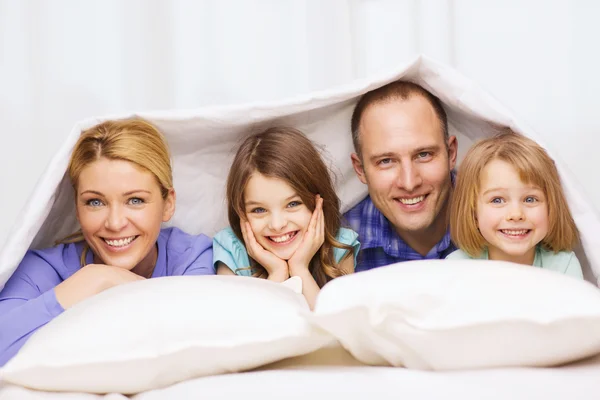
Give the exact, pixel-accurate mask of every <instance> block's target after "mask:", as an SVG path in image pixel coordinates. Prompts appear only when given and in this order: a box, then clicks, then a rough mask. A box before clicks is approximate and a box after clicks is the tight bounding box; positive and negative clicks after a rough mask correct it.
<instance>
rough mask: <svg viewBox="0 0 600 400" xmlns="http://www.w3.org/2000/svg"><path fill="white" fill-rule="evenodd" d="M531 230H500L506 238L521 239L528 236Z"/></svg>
mask: <svg viewBox="0 0 600 400" xmlns="http://www.w3.org/2000/svg"><path fill="white" fill-rule="evenodd" d="M529 232H531V229H500V233H502V234H503V235H504V236H508V237H511V238H515V239H519V238H523V237H525V236H527V235H528V234H529Z"/></svg>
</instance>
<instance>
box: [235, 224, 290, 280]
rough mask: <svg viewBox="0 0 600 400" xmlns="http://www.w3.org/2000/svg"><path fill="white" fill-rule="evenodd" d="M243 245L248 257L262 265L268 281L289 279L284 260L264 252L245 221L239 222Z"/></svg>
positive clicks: (266, 251)
mask: <svg viewBox="0 0 600 400" xmlns="http://www.w3.org/2000/svg"><path fill="white" fill-rule="evenodd" d="M240 226H241V228H242V235H243V237H244V243H245V244H246V251H247V252H248V255H249V256H250V257H252V258H253V259H255V260H256V262H258V263H259V264H260V265H262V266H263V267H264V268H265V269H266V270H267V273H268V274H269V276H268V279H269V280H271V281H275V282H283V281H285V280H286V279H288V278H289V277H290V273H289V271H288V264H287V262H285V260H282V259H281V258H279V257H277V256H276V255H275V254H273V253H271V252H270V251H268V250H265V249H264V248H263V247H262V246H261V245H260V243H258V242H257V241H256V238H255V237H254V233H253V232H252V227H251V226H250V223H249V222H248V221H245V220H241V221H240Z"/></svg>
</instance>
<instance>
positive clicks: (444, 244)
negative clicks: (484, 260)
mask: <svg viewBox="0 0 600 400" xmlns="http://www.w3.org/2000/svg"><path fill="white" fill-rule="evenodd" d="M450 177H451V182H452V187H454V184H455V182H456V171H455V170H452V172H451V174H450ZM345 217H346V219H347V221H348V223H349V224H350V226H351V227H352V229H354V231H356V232H357V233H358V238H359V240H360V243H361V249H362V250H366V249H373V248H382V249H383V251H384V252H385V253H386V254H388V255H389V256H392V257H398V258H413V256H414V258H423V256H421V255H420V254H419V253H417V252H416V251H415V250H414V249H412V248H411V247H410V246H408V245H407V244H406V242H404V240H402V238H401V237H400V236H399V235H398V233H396V231H395V230H394V229H393V227H392V225H391V224H390V222H389V221H388V219H387V218H386V217H385V216H384V215H383V214H382V213H381V211H379V209H378V208H377V207H375V204H373V201H371V197H370V196H367V197H366V198H365V199H364V200H362V201H361V202H360V203H358V204H357V205H356V206H355V207H354V208H352V209H351V210H350V211H348V212H347V213H346V215H345ZM449 250H450V251H453V250H454V245H453V243H452V241H451V240H450V230H447V231H446V234H444V236H443V237H442V239H441V240H440V241H439V242H438V243H437V244H436V245H435V246H434V247H433V248H432V249H431V250H430V251H429V253H428V254H427V255H426V256H425V257H424V258H439V257H440V255H442V254H443V253H447V252H448V251H449ZM412 253H414V254H412Z"/></svg>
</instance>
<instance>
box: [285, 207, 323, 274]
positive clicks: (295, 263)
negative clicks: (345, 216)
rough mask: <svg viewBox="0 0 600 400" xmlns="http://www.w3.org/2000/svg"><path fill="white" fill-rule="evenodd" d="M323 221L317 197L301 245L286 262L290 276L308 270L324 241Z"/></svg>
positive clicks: (321, 209) (321, 208)
mask: <svg viewBox="0 0 600 400" xmlns="http://www.w3.org/2000/svg"><path fill="white" fill-rule="evenodd" d="M324 219H325V217H324V216H323V199H322V198H321V196H320V195H317V200H316V206H315V210H314V211H313V213H312V216H311V217H310V222H309V223H308V228H306V232H304V236H303V237H302V243H300V246H298V248H297V249H296V251H295V252H294V254H293V255H292V258H290V259H289V260H288V265H289V267H290V274H291V275H297V274H298V273H299V272H300V271H302V270H308V267H309V264H310V260H312V258H313V257H314V255H315V254H316V253H317V251H319V249H320V248H321V246H322V245H323V242H324V241H325V221H324Z"/></svg>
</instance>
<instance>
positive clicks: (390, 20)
mask: <svg viewBox="0 0 600 400" xmlns="http://www.w3.org/2000/svg"><path fill="white" fill-rule="evenodd" d="M599 18H600V2H598V1H595V0H422V1H418V0H320V1H317V0H314V1H313V0H237V1H236V0H203V1H202V0H198V1H196V0H169V1H167V0H53V1H50V0H46V1H44V0H0V127H1V128H0V135H1V139H2V141H1V142H0V183H1V190H2V193H1V196H0V248H1V247H2V245H3V243H4V241H5V239H6V237H7V235H8V232H9V230H10V228H11V226H12V225H13V224H16V223H18V214H19V212H20V210H21V207H22V206H23V204H24V202H25V201H26V200H27V199H28V198H29V196H30V194H31V191H32V189H33V187H34V185H35V184H36V181H37V179H38V177H39V176H40V174H41V173H42V171H43V170H44V168H45V167H46V165H47V163H48V162H49V160H50V159H51V157H52V155H53V154H54V152H55V151H56V150H57V149H58V147H59V146H60V144H61V143H62V141H63V140H64V138H65V137H66V136H67V134H68V133H69V131H70V129H71V128H72V126H73V125H74V123H75V122H76V121H78V120H80V119H83V118H87V117H90V116H99V115H105V114H112V113H122V112H129V111H140V110H151V109H172V108H194V107H200V106H204V105H216V104H230V103H242V102H250V101H260V100H273V99H281V98H283V97H288V96H292V95H296V94H300V93H305V92H309V91H313V90H319V89H324V88H330V87H333V86H336V85H339V84H342V83H345V82H348V81H350V80H352V79H354V78H359V77H364V76H365V75H368V74H372V73H374V72H376V71H380V70H382V69H390V68H394V67H395V66H397V65H399V64H401V63H403V62H404V61H405V60H408V59H409V58H411V57H412V56H414V55H415V54H418V53H423V54H425V55H428V56H430V57H432V58H434V59H437V60H439V61H442V62H445V63H448V64H450V65H452V66H454V67H455V68H456V69H458V70H459V71H461V72H462V73H463V74H465V75H466V76H468V77H469V78H471V79H473V80H474V81H475V82H477V83H478V84H479V85H481V86H482V87H484V88H485V89H487V90H488V91H489V92H490V93H491V94H493V95H494V96H495V97H496V98H498V99H499V100H500V101H501V102H503V103H504V104H505V105H507V106H508V107H509V108H511V109H512V110H513V111H514V112H515V114H516V115H517V116H518V117H520V119H522V120H524V121H526V122H527V123H528V124H529V125H531V126H532V127H533V128H535V130H536V131H537V132H538V134H539V135H540V136H543V137H544V140H545V143H546V144H547V145H548V146H549V147H551V148H552V149H553V150H558V151H559V152H560V154H562V157H563V158H564V159H565V160H566V161H567V165H568V166H569V168H571V170H572V171H573V172H574V173H575V174H577V175H579V176H580V177H583V178H581V181H583V182H586V181H589V185H588V186H587V187H586V188H585V190H587V193H588V195H589V196H591V197H592V199H593V201H594V204H595V205H596V207H597V208H598V209H600V184H599V183H598V178H597V176H598V172H597V171H600V156H598V155H596V153H595V152H596V151H597V149H598V148H600V147H599V144H600V138H599V135H598V132H600V129H599V128H600V118H599V117H597V116H596V114H595V112H594V111H595V107H596V106H597V104H598V101H597V96H598V93H600V52H599V51H598V43H597V42H598V38H599V37H600V24H598V20H599Z"/></svg>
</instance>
